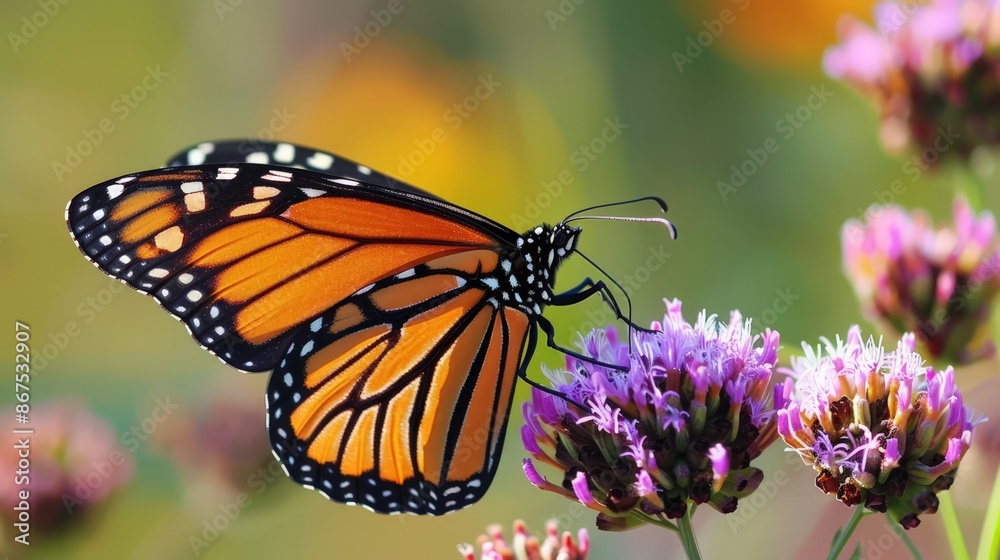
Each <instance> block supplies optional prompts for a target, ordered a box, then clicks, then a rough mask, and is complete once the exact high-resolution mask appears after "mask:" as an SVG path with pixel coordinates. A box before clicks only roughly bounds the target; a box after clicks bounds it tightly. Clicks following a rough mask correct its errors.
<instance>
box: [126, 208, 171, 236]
mask: <svg viewBox="0 0 1000 560" xmlns="http://www.w3.org/2000/svg"><path fill="white" fill-rule="evenodd" d="M180 217H181V211H180V208H178V207H177V205H175V204H167V205H164V206H160V207H159V208H155V209H153V210H150V211H148V212H144V213H143V214H140V215H139V216H138V217H136V218H134V219H132V220H130V221H129V222H128V223H126V224H125V227H124V228H123V230H122V234H121V239H122V241H124V242H126V243H135V242H137V241H142V240H143V239H145V238H147V237H149V236H151V235H153V234H156V233H158V232H160V231H162V230H164V229H166V228H167V227H168V226H171V225H173V224H175V223H177V220H178V219H180Z"/></svg>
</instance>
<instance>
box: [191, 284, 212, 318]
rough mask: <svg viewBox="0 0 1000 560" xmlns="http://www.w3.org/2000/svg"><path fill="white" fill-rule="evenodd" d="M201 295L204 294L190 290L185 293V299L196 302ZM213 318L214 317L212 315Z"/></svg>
mask: <svg viewBox="0 0 1000 560" xmlns="http://www.w3.org/2000/svg"><path fill="white" fill-rule="evenodd" d="M202 295H204V294H202V293H201V292H199V291H198V290H191V291H190V292H188V293H187V298H188V300H190V301H198V300H200V299H201V297H202ZM213 317H214V315H213Z"/></svg>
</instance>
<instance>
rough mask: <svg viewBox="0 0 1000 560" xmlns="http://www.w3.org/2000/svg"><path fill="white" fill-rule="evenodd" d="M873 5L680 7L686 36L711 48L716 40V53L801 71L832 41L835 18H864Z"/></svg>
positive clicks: (717, 2)
mask: <svg viewBox="0 0 1000 560" xmlns="http://www.w3.org/2000/svg"><path fill="white" fill-rule="evenodd" d="M874 4H875V2H874V1H872V0H843V1H839V2H796V3H789V2H784V1H782V0H709V1H707V2H685V3H684V6H685V9H684V11H685V12H686V13H687V15H688V19H689V22H690V26H691V28H692V34H691V35H692V36H693V37H694V39H695V40H696V41H698V42H699V44H700V45H701V46H702V47H705V48H714V46H715V45H716V43H717V44H718V45H719V46H720V47H721V50H720V52H725V53H726V54H727V55H729V56H732V57H734V58H740V59H743V60H747V61H751V62H757V63H766V64H768V65H771V66H786V67H790V68H792V69H801V68H818V67H819V61H820V57H821V56H822V54H823V49H825V48H826V47H827V46H828V45H829V44H830V43H832V42H834V41H835V40H836V39H837V33H836V26H837V21H838V20H839V19H840V17H841V16H843V15H845V14H854V15H857V16H861V17H868V16H869V14H871V9H872V6H873V5H874ZM725 10H729V14H728V15H727V14H725V13H724V12H725ZM727 20H728V21H727ZM706 31H707V32H708V33H709V34H711V37H710V36H709V35H708V34H704V33H703V32H706ZM699 34H702V35H701V37H700V38H699ZM700 39H703V40H700ZM709 39H710V40H709ZM705 43H709V44H708V45H705ZM685 46H686V44H685Z"/></svg>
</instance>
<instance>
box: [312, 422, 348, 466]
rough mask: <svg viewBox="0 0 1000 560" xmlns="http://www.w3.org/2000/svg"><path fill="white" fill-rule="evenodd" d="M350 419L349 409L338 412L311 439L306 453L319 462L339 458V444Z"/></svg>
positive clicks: (332, 460)
mask: <svg viewBox="0 0 1000 560" xmlns="http://www.w3.org/2000/svg"><path fill="white" fill-rule="evenodd" d="M350 419H351V411H350V410H345V411H344V412H341V413H340V414H338V415H337V417H336V418H334V419H333V420H331V421H330V423H329V424H327V425H326V426H325V427H324V428H323V431H322V432H320V433H319V435H318V436H316V439H314V440H313V442H312V444H311V445H310V446H309V451H308V452H307V453H308V455H309V456H310V457H312V458H313V460H315V461H319V462H320V463H336V462H337V460H339V459H340V444H341V443H342V442H343V441H344V430H346V429H347V421H348V420H350Z"/></svg>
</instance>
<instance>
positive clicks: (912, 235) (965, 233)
mask: <svg viewBox="0 0 1000 560" xmlns="http://www.w3.org/2000/svg"><path fill="white" fill-rule="evenodd" d="M954 214H955V224H954V226H953V227H950V228H942V229H939V230H935V229H934V228H933V227H932V225H931V220H930V218H929V217H927V215H926V214H924V213H923V212H920V211H916V212H914V213H913V214H912V215H911V214H909V213H907V212H906V211H905V210H903V209H902V208H900V207H898V206H895V205H889V206H885V207H873V208H872V209H871V210H870V211H869V218H868V223H867V224H861V223H860V222H857V221H855V220H850V221H848V222H847V223H846V224H844V228H843V232H842V239H843V250H844V269H845V271H846V273H847V276H848V278H849V279H850V280H851V283H852V284H853V285H854V291H855V292H856V293H857V295H858V298H859V299H860V301H861V305H862V307H863V309H864V312H865V314H866V315H867V316H868V317H869V318H870V319H872V320H874V321H876V322H878V323H879V325H880V326H882V327H883V328H884V329H886V330H888V331H889V332H890V333H892V335H893V336H900V335H901V334H902V333H904V332H914V333H916V334H917V337H918V342H920V343H921V348H922V349H925V350H926V351H927V353H928V354H929V355H930V357H932V358H933V359H935V360H943V361H945V362H951V363H957V364H965V363H969V362H972V361H975V360H977V359H980V358H983V357H987V356H991V355H992V354H993V353H994V348H993V343H992V342H991V340H990V336H989V321H988V319H989V314H990V308H991V306H992V302H993V298H994V297H995V296H996V294H997V291H998V290H1000V240H998V238H997V235H996V222H995V220H994V218H993V215H992V214H991V213H990V212H988V211H984V212H982V213H981V214H979V216H976V215H975V214H974V213H973V212H972V209H971V208H970V207H969V205H968V203H967V202H966V201H965V200H964V199H962V198H958V199H956V200H955V203H954Z"/></svg>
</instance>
